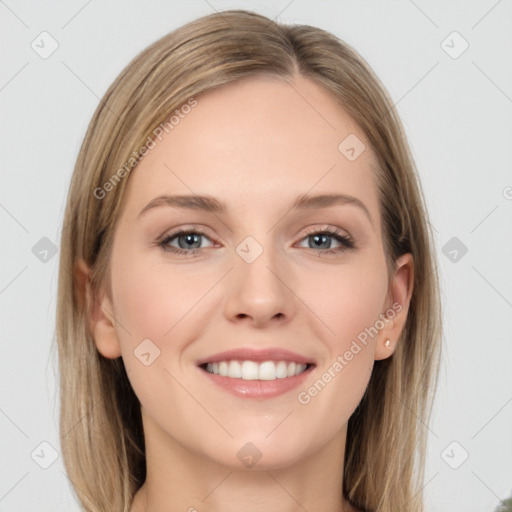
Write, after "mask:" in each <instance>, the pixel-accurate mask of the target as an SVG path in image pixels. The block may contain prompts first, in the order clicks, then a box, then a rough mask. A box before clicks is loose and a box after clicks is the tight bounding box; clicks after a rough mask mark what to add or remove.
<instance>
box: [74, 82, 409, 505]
mask: <svg viewBox="0 0 512 512" xmlns="http://www.w3.org/2000/svg"><path fill="white" fill-rule="evenodd" d="M291 85H292V86H293V87H292V86H291ZM196 99H197V101H198V105H197V106H196V107H195V108H194V109H193V110H192V111H191V112H190V114H188V115H187V116H186V118H185V119H182V120H181V122H180V124H179V125H178V126H176V127H175V128H174V129H173V131H172V132H170V133H169V134H168V135H166V136H165V137H164V139H163V140H162V141H159V142H158V145H157V147H156V148H154V149H152V150H151V151H150V152H149V153H148V154H147V156H146V157H145V158H144V159H143V160H142V161H141V163H140V164H139V166H138V167H137V168H136V169H135V170H134V171H132V174H131V176H130V177H129V182H128V186H127V190H126V193H125V196H124V197H123V204H122V211H121V215H120V217H119V219H118V223H117V226H116V231H115V238H114V243H113V248H112V254H111V258H112V260H111V262H112V266H111V272H112V274H111V277H112V290H111V294H112V295H111V296H109V294H108V293H106V290H102V291H100V293H98V296H97V307H96V308H95V310H94V312H93V314H92V315H91V322H90V325H91V329H92V331H93V334H94V339H95V343H96V347H97V349H98V350H99V352H100V353H101V354H102V355H103V356H105V357H107V358H116V357H119V356H122V357H123V360H124V363H125V365H126V368H127V371H128V376H129V379H130V382H131V385H132V386H133V389H134V390H135V393H136V394H137V396H138V398H139V400H140V403H141V412H142V418H143V424H144V435H145V441H146V457H147V479H146V482H145V484H144V485H143V486H142V488H141V489H140V490H139V492H138V493H137V494H136V497H135V500H134V503H133V506H132V508H131V512H143V511H150V512H163V511H166V512H167V511H169V510H182V511H187V510H189V511H190V512H192V511H193V510H194V509H195V510H197V511H199V512H201V511H204V510H208V511H222V512H231V511H239V510H245V511H247V512H252V511H261V510H263V509H265V508H266V509H268V510H276V511H280V512H292V511H296V510H304V509H305V510H308V511H310V512H312V511H320V510H322V511H324V512H325V511H327V512H335V511H336V512H338V511H351V510H355V509H354V508H353V507H351V506H350V505H349V504H348V502H347V501H346V500H345V499H344V498H343V496H342V493H341V481H342V478H343V458H344V452H345V442H346V429H347V422H348V420H349V418H350V416H351V414H352V413H353V411H354V410H355V408H356V406H357V404H358V403H359V402H360V400H361V398H362V396H363V394H364V391H365V389H366V387H367V384H368V381H369V378H370V375H371V371H372V368H373V365H374V361H375V360H378V359H383V358H386V357H389V356H390V355H391V354H392V353H393V350H394V348H395V344H396V341H397V339H398V338H399V335H400V332H401V331H402V329H403V326H404V323H405V320H406V316H407V310H408V306H409V301H410V297H411V293H412V275H413V262H412V258H411V255H410V254H407V255H404V256H402V257H401V258H400V259H399V260H398V261H397V264H398V269H397V271H396V273H395V274H394V275H393V276H391V284H389V281H388V274H387V268H386V260H385V254H384V249H383V242H382V238H381V219H380V211H379V202H378V197H377V188H376V185H375V181H374V176H373V175H372V171H371V169H370V165H371V164H372V163H375V162H376V160H375V158H374V155H373V154H372V152H371V150H370V146H369V143H368V141H367V140H366V139H365V136H364V135H363V132H362V131H361V129H360V128H359V127H358V126H357V125H356V124H355V122H354V121H353V120H352V119H351V118H350V117H349V116H348V114H347V113H346V112H345V111H344V110H343V109H341V108H340V107H339V106H338V105H337V104H336V103H335V101H334V100H333V99H332V98H331V97H330V96H329V95H328V94H327V93H326V92H325V91H324V90H323V89H321V88H320V87H319V86H318V85H316V84H315V83H314V82H312V81H311V80H309V79H307V78H304V77H302V76H296V77H294V79H293V80H292V81H291V83H290V84H289V83H287V82H286V81H283V80H279V79H276V78H271V77H251V78H248V79H244V80H241V81H239V82H237V83H235V84H229V85H227V86H224V87H221V88H219V89H217V90H211V91H207V92H206V93H203V94H202V95H199V96H197V97H196ZM349 134H355V135H356V136H357V137H358V138H359V139H360V140H361V141H363V142H364V144H365V145H366V150H365V151H364V152H363V153H362V154H361V155H360V156H359V157H358V158H357V159H356V160H355V161H349V160H348V159H347V158H346V157H345V156H344V155H343V154H342V153H341V152H340V151H339V150H338V145H339V144H340V142H341V141H342V140H343V139H344V138H345V137H346V136H347V135H349ZM334 191H335V192H338V193H345V194H350V195H351V196H354V197H356V198H358V199H359V200H360V201H362V202H363V203H364V204H365V205H366V208H367V209H368V211H369V214H370V217H371V220H370V219H369V218H368V217H367V216H366V214H365V212H364V211H363V209H361V208H359V207H357V206H355V205H354V204H345V205H334V206H330V207H328V208H317V209H312V210H305V211H297V212H295V211H291V210H290V204H291V203H292V201H293V200H294V199H295V198H296V197H297V196H299V195H301V194H304V193H308V194H309V195H316V194H321V193H333V192H334ZM164 193H165V194H198V195H210V196H213V197H215V198H217V199H218V200H220V201H223V202H225V203H226V204H227V206H228V211H227V212H226V213H222V214H220V213H212V212H205V211H194V210H186V209H179V208H172V207H169V206H161V207H158V208H151V209H150V210H148V211H147V212H146V213H144V214H143V215H142V216H140V218H139V217H138V215H139V212H141V210H142V209H144V207H145V206H146V205H147V204H148V203H149V202H150V201H151V200H152V199H154V198H155V197H157V196H159V195H162V194H164ZM191 224H192V225H193V226H190V225H191ZM191 227H195V228H196V229H200V230H201V231H204V232H205V234H206V236H205V237H199V239H198V241H197V243H196V244H195V245H194V241H192V242H190V241H189V242H188V243H189V244H192V247H197V246H199V244H200V247H201V249H200V250H199V252H197V253H196V254H195V255H194V256H193V257H190V256H185V255H179V254H173V253H172V252H166V251H165V250H164V249H163V248H161V247H159V246H158V245H157V243H156V240H157V239H159V237H161V236H163V235H165V234H166V233H167V234H172V233H173V232H176V231H178V230H179V228H183V229H185V228H191ZM325 227H329V228H338V229H339V232H340V233H341V234H343V235H345V236H347V235H348V236H350V237H351V238H352V239H353V240H354V242H355V244H356V247H355V248H353V249H345V250H343V251H338V252H334V253H331V254H327V253H325V250H326V249H325V248H323V247H326V245H325V244H324V245H323V246H322V245H321V246H320V248H318V247H316V246H315V245H314V240H313V236H311V235H309V236H308V232H307V231H306V229H308V230H310V231H311V232H313V233H321V232H322V230H323V229H324V228H325ZM313 228H317V229H315V230H314V231H313ZM248 236H251V237H253V238H254V239H255V240H256V241H257V242H258V244H259V245H260V246H261V248H262V249H263V252H262V254H261V255H260V256H259V257H257V258H256V260H255V261H254V262H252V263H247V261H245V260H244V259H242V258H241V257H240V256H239V254H238V253H237V252H236V248H237V247H238V246H239V245H240V244H241V242H242V241H244V239H245V238H246V237H248ZM179 242H180V239H177V238H174V239H173V241H171V242H169V244H170V245H172V246H174V247H178V248H179V247H180V245H179ZM329 242H330V244H331V245H330V248H338V247H340V246H341V244H340V243H339V242H337V241H336V239H335V238H332V237H331V238H327V246H328V244H329ZM186 244H187V241H186V240H183V237H182V238H181V247H187V245H186ZM185 250H187V249H185ZM188 250H189V251H190V249H188ZM79 269H80V272H81V273H82V275H83V276H84V277H87V274H88V271H89V269H88V268H87V266H86V265H85V264H84V263H83V262H81V263H80V264H79ZM394 302H398V303H399V304H400V305H402V310H401V311H400V312H398V313H397V314H396V315H395V317H394V318H393V319H392V320H390V321H389V322H387V323H386V324H385V326H384V328H382V329H381V330H380V331H379V332H378V335H376V336H375V337H373V338H371V337H370V338H369V339H368V344H367V345H366V346H362V349H361V351H360V352H358V353H357V355H355V356H354V357H353V359H352V360H351V361H349V362H348V363H347V364H346V366H344V368H343V370H342V371H340V372H338V373H337V374H336V377H335V378H333V379H332V380H331V382H329V383H328V385H326V386H325V388H324V389H323V390H322V391H321V392H320V393H319V394H318V395H317V396H315V397H314V398H312V399H311V401H310V402H309V403H308V404H307V405H303V404H301V403H299V402H298V400H297V393H298V392H299V391H303V390H307V389H308V387H310V386H311V385H312V384H313V383H314V382H315V381H316V380H317V379H319V378H320V376H321V375H322V373H323V372H325V371H326V370H327V369H328V368H329V367H332V365H333V363H334V362H335V361H336V358H337V356H338V355H342V354H344V353H345V352H346V351H347V350H348V349H349V347H350V346H351V343H352V341H353V340H354V339H356V337H357V335H358V334H359V333H360V332H362V331H364V329H365V328H367V327H370V326H372V325H374V324H375V321H376V320H377V319H378V318H379V314H381V313H382V314H383V313H385V312H386V311H387V310H388V309H389V308H391V306H392V304H393V303H394ZM100 306H101V307H100ZM147 338H149V339H151V340H152V342H153V343H154V344H155V345H157V346H158V348H159V349H160V356H159V357H158V358H157V359H155V361H154V362H153V363H152V364H150V365H149V366H145V365H144V364H142V363H141V361H140V360H139V359H138V358H137V357H135V356H134V353H133V352H134V350H135V349H136V347H137V346H138V345H139V344H140V343H141V341H142V340H144V339H147ZM386 339H390V340H391V346H390V348H386V347H385V346H384V342H385V340H386ZM237 347H256V348H262V347H281V348H286V349H289V350H292V351H295V352H297V353H299V354H303V355H306V356H308V357H310V358H312V359H313V360H314V361H315V362H316V365H317V366H316V367H315V368H314V369H313V371H312V372H311V374H310V375H309V376H308V379H307V380H306V382H305V384H304V385H301V386H300V388H299V389H294V390H292V391H290V392H287V393H285V394H284V395H281V396H279V397H276V398H271V399H265V400H257V399H247V398H245V399H244V398H238V397H235V396H233V395H231V394H229V393H227V392H226V391H224V390H222V389H220V388H218V387H217V386H214V385H212V384H211V383H210V380H209V378H208V377H207V376H206V375H204V374H203V373H202V370H200V369H198V368H197V366H196V365H195V361H196V360H197V359H199V358H202V357H206V356H209V355H212V354H215V353H218V352H221V351H224V350H228V349H232V348H237ZM248 442H251V443H253V444H254V445H255V446H256V447H257V449H258V450H259V452H261V454H262V457H261V459H260V460H259V461H258V462H257V464H256V465H255V466H253V467H252V468H248V467H246V466H244V465H243V464H242V463H241V461H240V460H239V458H238V457H237V452H238V451H239V450H240V449H241V448H242V447H243V446H244V445H245V444H246V443H248Z"/></svg>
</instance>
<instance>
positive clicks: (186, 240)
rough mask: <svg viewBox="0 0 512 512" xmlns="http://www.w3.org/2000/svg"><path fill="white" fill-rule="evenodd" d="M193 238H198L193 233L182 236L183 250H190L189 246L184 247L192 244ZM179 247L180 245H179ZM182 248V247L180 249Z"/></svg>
mask: <svg viewBox="0 0 512 512" xmlns="http://www.w3.org/2000/svg"><path fill="white" fill-rule="evenodd" d="M194 237H196V238H197V237H199V235H197V234H195V233H192V234H188V235H183V236H182V238H184V239H185V247H184V248H185V249H190V246H189V245H186V244H188V243H191V244H193V243H194ZM180 245H181V244H180ZM182 248H183V247H182Z"/></svg>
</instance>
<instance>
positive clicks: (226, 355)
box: [197, 348, 314, 366]
mask: <svg viewBox="0 0 512 512" xmlns="http://www.w3.org/2000/svg"><path fill="white" fill-rule="evenodd" d="M236 360H238V361H255V362H263V361H288V362H295V363H299V364H314V361H312V360H311V359H310V358H308V357H304V356H301V355H300V354H296V353H295V352H292V351H290V350H286V349H283V348H263V349H262V348H260V349H253V348H235V349H233V350H227V351H225V352H219V353H218V354H213V355H211V356H208V357H204V358H202V359H199V360H198V361H197V365H198V366H200V365H202V364H206V363H218V362H219V361H236Z"/></svg>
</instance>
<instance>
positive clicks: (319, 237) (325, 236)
mask: <svg viewBox="0 0 512 512" xmlns="http://www.w3.org/2000/svg"><path fill="white" fill-rule="evenodd" d="M313 238H314V239H315V244H316V246H317V247H319V246H320V245H322V242H321V241H320V243H319V244H318V243H317V242H318V241H319V240H321V239H322V238H323V239H324V241H325V240H326V239H328V238H329V236H328V235H314V237H313ZM325 243H326V244H327V246H329V245H330V244H329V243H328V242H325ZM325 248H327V249H328V248H329V247H325Z"/></svg>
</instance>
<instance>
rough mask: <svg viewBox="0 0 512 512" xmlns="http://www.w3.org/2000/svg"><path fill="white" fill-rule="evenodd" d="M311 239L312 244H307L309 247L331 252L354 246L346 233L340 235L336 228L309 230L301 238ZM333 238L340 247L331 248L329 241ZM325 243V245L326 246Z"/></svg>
mask: <svg viewBox="0 0 512 512" xmlns="http://www.w3.org/2000/svg"><path fill="white" fill-rule="evenodd" d="M308 239H310V240H312V244H311V243H310V244H308V248H309V249H323V250H322V251H321V252H324V253H332V252H340V251H344V250H346V249H353V248H354V247H355V245H354V242H353V241H352V239H351V238H350V237H349V236H347V235H342V234H340V232H338V230H331V229H324V230H322V231H311V232H310V233H308V234H307V235H306V237H304V238H303V240H308ZM329 239H334V240H335V241H336V242H337V243H338V244H340V247H335V248H331V241H330V240H329ZM326 245H327V247H326Z"/></svg>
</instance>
